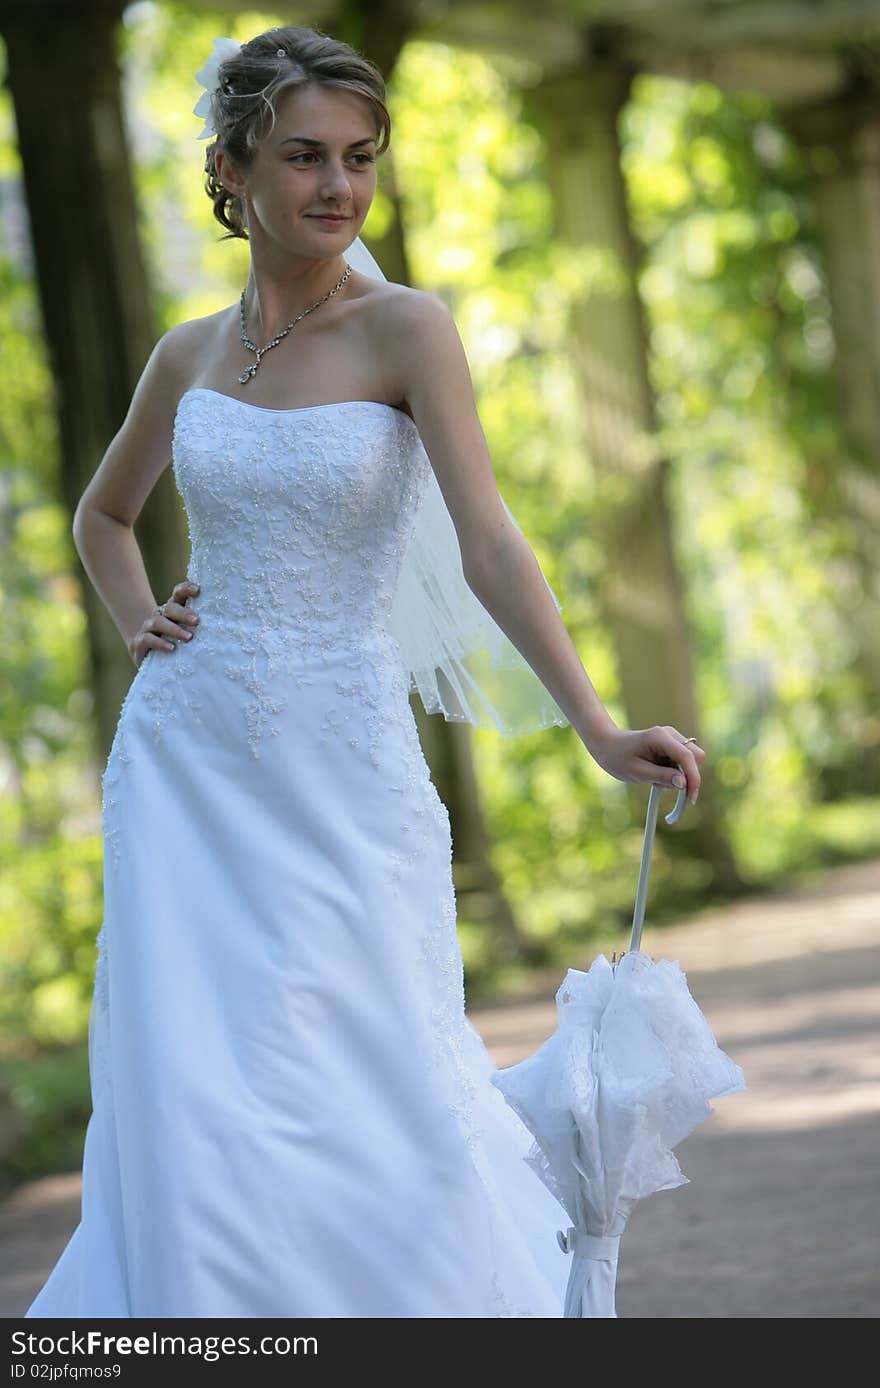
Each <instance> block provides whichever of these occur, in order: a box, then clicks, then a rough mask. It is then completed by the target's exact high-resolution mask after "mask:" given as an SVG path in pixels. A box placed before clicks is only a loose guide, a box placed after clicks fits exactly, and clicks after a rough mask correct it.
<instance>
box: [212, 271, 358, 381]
mask: <svg viewBox="0 0 880 1388" xmlns="http://www.w3.org/2000/svg"><path fill="white" fill-rule="evenodd" d="M350 274H351V266H350V265H346V267H345V274H344V275H343V276H342V279H341V280H339V281H338V283H337V284H334V286H333V288H332V289H331V290H330V292H329V294H325V295H324V297H323V299H319V300H318V302H317V303H316V304H312V305H311V307H310V308H304V309H303V311H302V313H298V314H297V316H296V318H294V319H293V321H292V322H290V323H288V325H287V327H286V328H282V329H281V332H280V333H278V334H277V335H276V336H275V337H273V338H272V341H271V342H267V343H266V345H265V347H258V346H257V345H256V343H254V342H251V340H250V338H249V337H248V335H247V329H246V328H245V321H244V296H245V292H246V289H247V286H245V288H244V289H243V290H242V291H241V300H240V302H239V307H240V309H241V340H242V342H243V343H244V345H245V347H248V348H250V350H251V351H252V352H256V354H257V360H256V361H255V362H254V364H253V366H249V367H248V369H247V370H246V371H243V372H242V373H241V375H240V376H239V378H238V383H239V385H242V386H246V385H247V383H248V381H250V380H251V379H252V377H254V376H256V374H257V371H258V370H259V366H260V362H261V361H262V359H263V357H264V356H265V354H266V352H268V351H270V349H271V348H272V347H277V346H278V344H279V342H280V341H281V339H282V338H283V337H286V336H287V334H288V333H289V332H290V330H291V328H292V327H294V326H295V325H296V324H297V323H298V322H299V321H300V319H301V318H305V316H306V314H307V313H314V311H315V309H316V308H320V307H321V305H322V304H326V302H327V300H328V299H329V298H330V297H331V296H332V295H333V294H335V293H336V291H337V290H338V289H341V288H342V286H343V285H344V284H345V281H346V280H347V279H348V277H349V275H350Z"/></svg>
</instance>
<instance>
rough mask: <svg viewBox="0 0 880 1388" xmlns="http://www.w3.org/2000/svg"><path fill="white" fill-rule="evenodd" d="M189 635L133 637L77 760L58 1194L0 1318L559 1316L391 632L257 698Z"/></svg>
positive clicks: (263, 687)
mask: <svg viewBox="0 0 880 1388" xmlns="http://www.w3.org/2000/svg"><path fill="white" fill-rule="evenodd" d="M203 638H204V634H203V633H200V635H199V637H198V638H197V639H196V640H195V641H194V642H192V643H191V645H190V646H186V645H183V644H182V645H180V646H179V647H178V649H177V650H176V651H175V652H173V653H165V652H162V651H153V652H151V653H150V655H149V656H148V657H147V658H146V660H145V661H144V662H143V664H142V665H141V667H140V668H139V670H138V672H137V674H136V675H135V678H134V680H133V682H132V685H131V687H130V689H129V691H128V694H127V695H126V699H125V702H124V704H123V707H122V710H121V713H120V718H119V723H118V726H117V729H116V735H115V738H114V742H113V746H112V748H111V751H110V755H109V758H108V761H107V765H106V769H105V772H104V806H103V813H104V848H105V853H104V920H103V925H102V928H101V932H100V935H99V937H98V946H99V955H98V961H97V968H96V974H95V989H94V996H93V1001H92V1010H91V1019H90V1025H89V1057H90V1068H91V1096H92V1109H93V1111H92V1115H91V1118H90V1121H89V1125H88V1129H87V1134H86V1140H85V1148H84V1154H83V1189H82V1214H81V1219H80V1222H79V1224H78V1226H77V1228H76V1230H75V1232H74V1233H73V1235H72V1237H71V1238H70V1240H69V1242H68V1244H67V1245H66V1247H65V1248H64V1250H63V1252H62V1254H61V1256H60V1258H59V1260H58V1262H57V1264H56V1265H55V1267H54V1269H53V1271H52V1273H51V1275H50V1276H49V1278H48V1280H47V1282H46V1283H45V1285H44V1286H43V1288H42V1290H41V1291H40V1292H39V1294H38V1295H37V1297H36V1298H35V1300H34V1301H33V1302H32V1304H31V1306H30V1308H29V1309H28V1311H27V1315H28V1316H29V1317H38V1316H40V1317H42V1316H45V1317H90V1316H96V1317H97V1316H106V1317H138V1316H142V1317H341V1316H357V1317H383V1318H387V1317H455V1318H460V1317H485V1316H561V1315H562V1308H563V1303H564V1296H565V1286H566V1282H567V1278H568V1270H569V1262H568V1259H567V1257H566V1255H565V1254H564V1253H563V1252H562V1250H561V1248H560V1247H559V1245H558V1243H557V1240H556V1236H555V1231H556V1229H557V1228H558V1227H563V1226H564V1225H565V1223H566V1215H565V1212H564V1210H563V1209H562V1207H561V1206H560V1205H559V1204H558V1203H557V1201H556V1200H555V1198H554V1197H553V1196H552V1195H551V1194H550V1193H549V1192H548V1191H547V1190H546V1189H545V1187H544V1185H543V1184H542V1182H541V1181H540V1179H539V1178H538V1176H537V1175H536V1174H535V1173H534V1171H532V1169H531V1168H530V1167H529V1166H527V1165H526V1163H525V1162H524V1161H523V1157H524V1155H525V1153H526V1152H527V1150H528V1148H529V1146H530V1145H531V1139H530V1135H529V1134H528V1132H527V1130H526V1128H525V1127H524V1125H523V1124H522V1123H521V1121H520V1120H519V1118H518V1117H517V1116H516V1115H515V1114H514V1113H513V1111H512V1110H511V1109H510V1108H509V1107H508V1105H507V1104H506V1103H505V1101H504V1099H503V1097H502V1096H501V1094H500V1093H499V1092H498V1090H497V1089H496V1088H495V1087H494V1086H493V1085H492V1084H490V1082H489V1076H490V1074H491V1073H492V1072H493V1070H494V1065H493V1062H492V1060H491V1057H490V1056H489V1053H488V1051H487V1050H486V1047H485V1046H484V1044H483V1042H482V1040H481V1038H480V1037H479V1035H478V1034H477V1032H476V1030H475V1029H474V1027H473V1026H472V1025H471V1023H470V1021H469V1020H468V1018H467V1017H466V1015H465V1003H464V989H463V977H462V960H461V952H460V948H459V943H458V938H457V934H456V903H455V896H454V891H453V884H452V869H451V860H452V842H451V836H450V824H449V816H448V813H447V811H446V808H445V806H444V805H443V803H442V801H441V800H440V798H439V796H438V794H437V792H436V789H435V787H434V785H433V783H432V781H431V779H430V775H429V769H428V766H427V763H426V761H425V758H424V755H423V752H422V748H421V744H420V741H419V737H418V730H417V726H416V723H415V719H414V717H413V714H412V709H411V707H410V704H409V700H408V697H407V690H406V685H405V672H404V670H403V667H402V664H401V662H400V660H399V659H398V658H396V653H397V647H396V645H395V644H394V643H393V642H391V641H390V638H389V642H388V643H387V644H386V643H384V642H383V641H381V640H379V641H377V642H375V643H374V645H373V646H372V647H369V646H367V647H363V646H361V647H360V648H356V647H355V646H354V645H353V644H351V645H343V646H337V647H335V648H331V649H330V650H326V651H322V652H321V653H320V655H312V656H311V657H309V658H308V659H306V658H305V657H304V658H303V661H302V664H301V666H300V668H299V670H298V671H297V677H296V678H295V679H293V680H291V675H290V671H289V670H288V671H287V672H286V673H285V676H284V690H283V697H277V698H276V697H274V696H275V695H281V694H282V690H281V688H280V683H279V685H278V687H277V688H276V687H274V685H273V680H275V681H278V680H279V679H280V677H279V676H278V675H277V674H274V675H273V672H272V665H271V662H268V661H267V662H264V663H263V665H260V664H259V660H260V657H255V662H254V667H253V673H254V679H253V681H251V682H250V683H248V684H243V683H241V682H238V683H237V682H236V681H235V680H230V679H228V678H225V675H224V662H223V647H222V644H221V643H220V642H216V643H212V642H211V641H210V640H205V639H203ZM175 663H176V664H175ZM227 673H228V672H227Z"/></svg>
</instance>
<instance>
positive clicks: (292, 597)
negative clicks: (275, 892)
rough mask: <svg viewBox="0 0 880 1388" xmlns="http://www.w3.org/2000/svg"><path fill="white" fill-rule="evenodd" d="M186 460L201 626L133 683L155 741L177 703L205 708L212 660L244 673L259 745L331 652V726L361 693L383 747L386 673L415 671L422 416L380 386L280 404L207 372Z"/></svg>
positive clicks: (185, 439)
mask: <svg viewBox="0 0 880 1388" xmlns="http://www.w3.org/2000/svg"><path fill="white" fill-rule="evenodd" d="M173 467H174V476H175V480H176V482H177V486H178V489H179V491H180V494H181V496H182V498H183V502H184V506H185V508H186V517H187V525H188V529H189V540H190V558H189V563H188V565H187V577H188V578H190V579H192V580H194V581H195V582H197V583H198V584H199V585H200V592H199V594H198V597H197V599H196V600H195V601H194V602H193V603H191V604H190V605H191V606H192V607H193V608H194V610H195V611H197V612H198V614H199V628H198V632H197V634H196V636H195V637H194V639H193V640H192V641H191V642H189V643H187V642H181V643H179V644H178V645H177V646H176V648H175V650H174V651H173V652H165V651H162V650H153V651H150V652H149V653H148V654H147V656H146V657H145V658H144V660H143V662H142V664H141V667H140V670H139V671H138V674H137V676H136V677H135V680H134V681H133V682H132V685H131V687H130V689H129V696H131V695H132V694H133V692H134V689H135V687H136V686H138V685H140V687H141V692H142V695H143V698H144V699H145V700H146V701H147V702H148V703H149V704H150V705H151V706H152V710H153V727H154V736H155V740H156V742H157V743H158V742H159V741H160V740H161V738H162V734H163V729H164V727H165V725H166V723H167V722H168V721H169V719H172V718H175V717H181V716H182V717H187V718H195V719H198V717H199V709H200V694H199V679H198V675H199V669H200V667H201V668H202V669H206V670H207V671H208V672H209V673H211V674H216V675H218V676H220V677H221V678H225V679H229V680H232V681H234V682H235V683H236V684H238V685H239V687H240V688H242V689H243V691H244V693H245V696H246V697H245V700H244V718H245V721H246V724H247V739H248V743H249V746H250V748H251V751H252V753H253V755H254V756H255V757H259V756H260V755H261V749H262V746H263V743H264V741H265V738H266V737H267V736H272V735H276V734H277V733H278V732H279V727H280V724H279V721H278V716H279V715H280V714H281V713H283V711H284V710H285V708H287V707H288V706H289V702H290V698H291V695H292V692H293V691H294V690H296V689H297V688H300V689H301V688H303V687H304V686H305V685H309V684H312V683H314V680H315V678H316V677H322V678H326V675H324V676H321V672H320V669H318V670H317V675H316V667H324V669H325V671H326V669H328V668H330V667H332V668H333V671H334V677H335V678H334V692H335V694H336V695H337V696H338V697H339V700H340V703H339V704H338V705H335V704H331V705H330V706H329V707H328V709H327V713H326V718H325V724H326V726H325V727H322V729H321V735H323V734H324V733H327V732H334V731H339V730H341V729H342V727H343V726H344V723H345V713H344V708H345V705H346V703H347V702H348V701H349V700H351V699H356V700H357V701H358V702H359V703H360V705H361V706H364V705H366V706H367V708H368V709H371V710H372V713H371V714H370V717H371V719H372V734H371V746H370V755H371V757H372V758H373V760H377V755H378V754H377V752H376V749H375V746H374V745H373V744H374V743H375V741H376V740H377V739H378V738H379V736H380V734H381V728H382V723H383V721H384V719H385V717H386V716H387V714H388V707H387V704H388V699H389V681H390V680H391V679H392V677H393V681H394V687H395V689H397V691H398V694H399V697H400V698H402V699H404V700H405V699H406V697H407V694H408V691H409V684H410V680H409V674H408V671H407V670H406V668H405V664H404V661H403V658H402V655H401V652H400V647H399V645H398V643H397V641H396V640H395V638H394V636H393V634H392V631H391V628H390V614H391V607H392V603H393V599H394V594H395V591H396V587H397V583H398V579H399V577H400V571H401V566H402V563H403V559H404V555H405V553H406V548H407V544H408V542H409V539H410V536H411V534H412V530H413V526H414V525H415V519H416V513H417V511H418V507H419V504H420V502H421V500H422V498H423V495H424V490H425V487H426V486H427V484H428V481H429V479H430V475H431V473H430V468H431V464H430V461H429V459H428V455H427V453H426V452H425V450H424V447H423V446H422V442H421V439H420V437H419V432H418V428H417V426H416V424H415V422H414V421H413V420H412V419H411V418H410V416H409V415H407V414H404V413H403V411H402V410H397V409H395V408H394V407H393V406H392V405H386V404H382V403H381V402H379V401H375V400H345V401H340V402H337V403H335V404H329V405H311V406H304V407H303V408H300V409H292V410H273V409H268V408H264V407H262V406H259V405H251V404H249V403H248V402H247V401H243V400H237V399H236V398H235V397H234V396H229V395H224V394H223V393H221V392H219V391H215V390H212V389H209V388H208V387H202V386H196V387H193V388H191V389H190V390H188V391H186V392H185V393H184V395H183V396H182V398H181V400H180V403H179V405H178V410H177V416H176V418H175V425H174V438H173ZM380 671H381V672H382V673H381V674H380V673H378V672H380ZM389 671H391V673H389ZM122 721H123V729H122V732H121V733H120V742H121V744H122V743H124V719H123V720H122ZM120 755H121V756H123V757H124V755H125V752H124V745H121V746H120Z"/></svg>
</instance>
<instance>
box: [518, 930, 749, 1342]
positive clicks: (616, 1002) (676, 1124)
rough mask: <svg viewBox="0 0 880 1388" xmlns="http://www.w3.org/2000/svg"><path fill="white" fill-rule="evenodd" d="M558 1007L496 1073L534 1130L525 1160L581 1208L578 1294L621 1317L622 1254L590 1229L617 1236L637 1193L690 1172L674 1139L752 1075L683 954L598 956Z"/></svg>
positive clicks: (573, 1281)
mask: <svg viewBox="0 0 880 1388" xmlns="http://www.w3.org/2000/svg"><path fill="white" fill-rule="evenodd" d="M556 1006H557V1018H558V1020H557V1028H556V1031H555V1032H554V1034H553V1036H551V1037H550V1038H549V1039H548V1040H547V1041H545V1042H544V1044H543V1045H542V1046H541V1047H539V1049H538V1050H537V1051H536V1052H535V1053H534V1054H533V1055H531V1056H529V1057H527V1058H526V1059H525V1060H523V1061H520V1062H519V1063H518V1064H516V1065H511V1066H507V1067H506V1068H505V1069H501V1070H499V1071H497V1072H496V1074H494V1075H493V1077H492V1083H493V1084H495V1085H496V1087H497V1088H498V1089H500V1090H501V1092H502V1094H503V1095H504V1097H505V1099H506V1100H507V1102H508V1103H509V1104H510V1105H511V1107H512V1108H513V1109H514V1111H515V1112H516V1113H517V1114H518V1116H519V1117H520V1118H521V1119H522V1121H523V1122H524V1123H525V1125H526V1127H527V1128H528V1129H529V1131H530V1132H531V1133H532V1134H533V1137H534V1142H533V1144H532V1146H531V1148H530V1150H529V1152H528V1153H527V1154H526V1156H525V1158H524V1160H525V1161H526V1162H528V1164H529V1165H530V1166H531V1167H533V1169H534V1170H535V1171H536V1172H537V1174H538V1175H539V1176H540V1177H541V1179H542V1181H543V1182H544V1184H545V1185H546V1186H547V1187H548V1188H549V1189H550V1190H551V1191H552V1193H553V1194H554V1195H555V1196H556V1198H557V1200H559V1201H560V1203H561V1204H562V1205H563V1206H564V1207H565V1209H566V1211H567V1212H568V1214H569V1216H570V1218H571V1221H572V1228H573V1230H574V1231H575V1235H574V1236H573V1237H572V1238H571V1239H570V1242H569V1247H570V1248H571V1251H572V1253H573V1265H572V1269H571V1273H570V1278H569V1301H571V1302H572V1304H574V1303H575V1302H576V1301H577V1298H578V1296H581V1299H582V1303H583V1306H584V1308H585V1309H583V1310H582V1311H581V1315H583V1316H587V1315H593V1316H615V1315H616V1311H615V1309H614V1281H615V1274H616V1260H615V1261H614V1262H611V1261H609V1258H608V1256H607V1251H606V1254H605V1255H604V1256H597V1254H596V1249H595V1245H594V1244H591V1243H589V1242H588V1241H586V1240H587V1238H593V1239H595V1238H597V1237H598V1238H604V1239H608V1238H610V1239H618V1238H619V1237H620V1235H621V1234H622V1233H623V1231H624V1229H625V1227H626V1222H627V1219H628V1218H629V1215H630V1212H631V1210H632V1208H633V1206H634V1204H635V1203H636V1201H637V1200H642V1199H644V1198H645V1197H646V1196H648V1195H651V1194H653V1193H654V1192H655V1191H658V1190H670V1189H673V1188H674V1187H676V1186H679V1185H682V1184H684V1183H686V1181H687V1177H686V1176H685V1175H684V1174H683V1172H682V1170H681V1167H680V1166H679V1164H678V1162H677V1160H676V1158H675V1156H674V1155H673V1152H672V1148H673V1147H675V1146H676V1145H677V1144H678V1143H679V1142H681V1141H682V1139H683V1138H685V1137H686V1136H687V1135H688V1133H690V1132H692V1131H693V1129H694V1128H695V1127H697V1125H698V1124H699V1123H701V1122H703V1121H704V1120H705V1119H706V1118H708V1117H709V1116H710V1115H711V1113H712V1108H711V1106H710V1104H709V1100H710V1099H712V1098H718V1097H720V1096H722V1095H724V1094H732V1093H735V1092H737V1091H738V1090H741V1089H744V1088H745V1083H744V1077H743V1072H742V1070H741V1069H740V1067H739V1066H738V1065H736V1064H735V1063H734V1061H732V1060H731V1059H730V1057H729V1056H727V1055H726V1054H725V1053H724V1051H722V1050H721V1049H720V1048H719V1046H718V1044H717V1042H716V1041H715V1038H714V1036H713V1035H712V1031H711V1028H710V1027H709V1025H708V1023H707V1021H706V1019H705V1017H704V1016H703V1014H702V1012H701V1011H700V1009H699V1007H698V1006H697V1004H696V1002H695V1001H694V999H693V997H692V996H691V994H690V992H689V991H688V987H687V980H686V978H685V975H684V973H683V972H682V970H681V968H680V967H679V965H678V964H677V963H670V962H669V961H668V960H659V961H656V962H655V961H654V960H653V959H651V958H650V957H649V956H648V955H646V954H642V953H641V952H639V951H631V952H630V953H627V954H625V955H624V956H623V958H622V959H621V960H620V962H619V963H617V964H611V963H609V961H608V959H607V958H606V957H605V956H604V955H599V957H598V958H597V959H596V960H595V961H594V962H593V964H592V966H591V967H590V969H589V971H588V972H586V973H585V972H583V971H582V970H579V969H569V970H568V972H567V974H566V976H565V978H564V980H563V982H562V984H561V985H560V987H559V989H558V991H557V993H556ZM560 1232H561V1231H560ZM578 1233H579V1234H582V1235H583V1236H585V1237H584V1239H579V1238H578ZM590 1288H592V1291H590ZM566 1315H575V1316H577V1315H578V1311H577V1310H572V1309H569V1310H567V1311H566Z"/></svg>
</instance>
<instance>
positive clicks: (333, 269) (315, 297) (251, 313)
mask: <svg viewBox="0 0 880 1388" xmlns="http://www.w3.org/2000/svg"><path fill="white" fill-rule="evenodd" d="M347 264H348V262H347V261H346V259H345V256H344V255H338V256H334V257H333V259H332V260H304V261H300V262H299V263H298V265H297V266H291V265H290V264H289V263H288V264H287V265H286V266H285V268H284V271H283V273H280V274H272V273H271V272H266V271H262V272H261V271H259V270H258V269H256V268H255V267H254V266H253V265H251V272H250V275H249V276H248V282H247V284H246V285H245V289H244V317H245V331H246V332H247V335H248V337H249V338H250V339H251V341H252V342H255V343H256V344H257V346H259V347H262V346H263V345H264V343H266V342H268V341H270V339H271V338H273V337H276V336H277V334H278V333H280V332H282V331H283V329H284V328H286V327H287V325H288V323H291V322H292V321H293V319H294V318H297V317H298V316H299V314H301V313H303V312H304V311H305V310H306V309H307V308H311V307H312V305H313V304H317V303H318V302H319V300H321V299H323V298H324V295H325V294H328V293H329V292H330V290H331V289H332V288H333V286H334V285H335V284H337V283H338V282H339V280H340V279H341V278H342V276H343V275H344V274H345V271H346V268H347ZM343 292H344V288H343V290H340V291H339V293H343ZM335 298H336V295H334V296H333V299H335ZM333 299H328V300H327V302H326V303H324V304H322V305H321V307H320V308H319V309H318V312H319V313H320V312H321V311H322V310H324V309H327V308H329V307H330V304H331V302H333Z"/></svg>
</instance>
